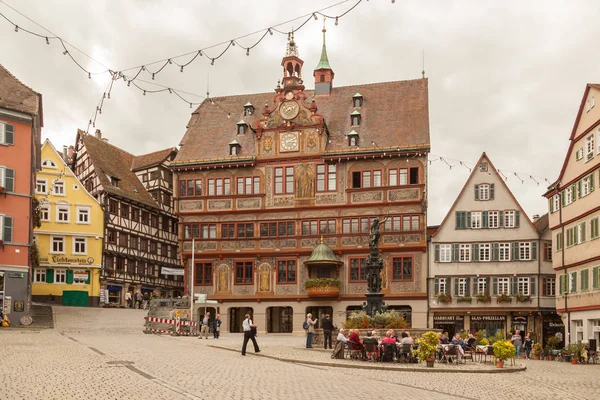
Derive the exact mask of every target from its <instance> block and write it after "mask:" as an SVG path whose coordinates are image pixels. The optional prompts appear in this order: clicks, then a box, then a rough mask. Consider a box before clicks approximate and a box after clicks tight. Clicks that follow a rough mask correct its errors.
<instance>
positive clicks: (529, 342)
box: [525, 332, 533, 359]
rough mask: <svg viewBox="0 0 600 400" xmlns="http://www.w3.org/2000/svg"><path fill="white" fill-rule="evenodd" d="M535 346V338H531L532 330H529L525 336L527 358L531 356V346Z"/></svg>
mask: <svg viewBox="0 0 600 400" xmlns="http://www.w3.org/2000/svg"><path fill="white" fill-rule="evenodd" d="M532 347H533V339H531V332H527V336H525V355H526V356H527V359H530V358H531V348H532Z"/></svg>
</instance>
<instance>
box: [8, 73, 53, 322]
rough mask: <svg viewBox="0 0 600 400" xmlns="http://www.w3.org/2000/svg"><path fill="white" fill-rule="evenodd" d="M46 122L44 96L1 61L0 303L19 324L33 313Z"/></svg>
mask: <svg viewBox="0 0 600 400" xmlns="http://www.w3.org/2000/svg"><path fill="white" fill-rule="evenodd" d="M42 126H43V112H42V95H41V94H39V93H36V92H34V91H33V90H32V89H30V88H29V87H27V86H25V85H24V84H23V83H21V82H20V81H19V80H18V79H17V78H16V77H14V76H13V75H12V74H11V73H10V72H8V71H7V70H6V69H5V68H4V67H3V66H2V65H0V305H1V306H2V309H3V310H4V312H5V313H7V314H8V315H9V318H10V319H11V320H12V321H13V324H14V323H15V322H16V323H18V322H17V321H19V319H20V318H21V317H22V316H24V315H26V314H28V313H29V306H30V292H31V290H30V288H31V284H30V282H31V279H30V264H31V263H30V245H31V243H32V241H33V240H32V239H33V208H34V205H33V193H34V182H35V172H36V170H37V169H39V166H40V136H41V129H42Z"/></svg>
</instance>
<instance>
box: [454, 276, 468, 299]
mask: <svg viewBox="0 0 600 400" xmlns="http://www.w3.org/2000/svg"><path fill="white" fill-rule="evenodd" d="M454 279H455V280H456V283H455V293H454V294H455V295H456V296H458V297H464V296H466V295H467V294H468V292H467V286H468V278H454Z"/></svg>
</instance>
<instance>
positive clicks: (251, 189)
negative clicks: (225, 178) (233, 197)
mask: <svg viewBox="0 0 600 400" xmlns="http://www.w3.org/2000/svg"><path fill="white" fill-rule="evenodd" d="M259 193H260V177H258V176H247V177H244V178H237V194H259Z"/></svg>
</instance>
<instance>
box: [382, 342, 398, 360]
mask: <svg viewBox="0 0 600 400" xmlns="http://www.w3.org/2000/svg"><path fill="white" fill-rule="evenodd" d="M395 354H396V345H395V344H394V343H386V344H384V345H383V355H382V356H381V361H382V362H393V361H394V356H395Z"/></svg>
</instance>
